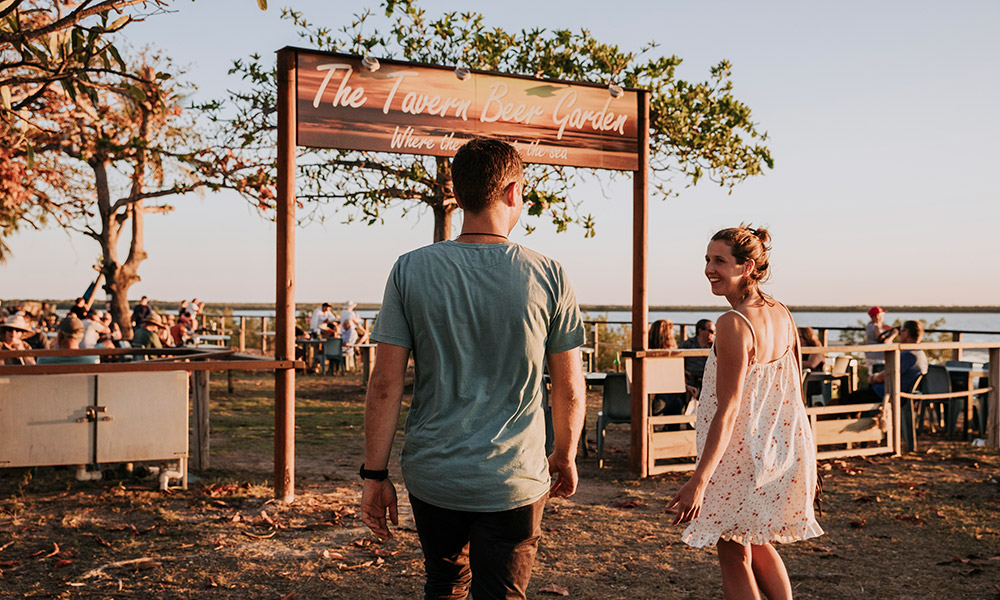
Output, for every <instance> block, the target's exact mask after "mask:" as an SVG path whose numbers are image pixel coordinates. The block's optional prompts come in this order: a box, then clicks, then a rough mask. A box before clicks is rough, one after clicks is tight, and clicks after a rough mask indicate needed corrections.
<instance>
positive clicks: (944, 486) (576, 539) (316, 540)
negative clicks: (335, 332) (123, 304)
mask: <svg viewBox="0 0 1000 600" xmlns="http://www.w3.org/2000/svg"><path fill="white" fill-rule="evenodd" d="M217 379H218V381H219V383H217V384H213V388H212V394H213V399H212V466H213V468H212V469H211V470H210V471H208V472H206V473H201V474H199V476H200V478H199V480H198V481H197V482H194V483H192V485H191V487H190V489H189V490H187V491H181V490H174V491H171V492H170V493H161V492H158V491H155V484H154V483H153V482H151V481H132V480H123V481H99V482H88V483H81V482H76V481H74V480H73V479H72V476H71V474H70V472H69V471H59V470H55V469H50V468H49V469H44V468H43V469H37V470H34V471H29V470H15V469H7V470H0V572H2V574H0V596H10V597H59V598H63V597H65V598H76V597H81V598H82V597H98V598H129V597H136V598H148V597H156V598H239V599H243V600H245V599H248V598H275V599H277V598H310V599H311V598H413V597H419V596H420V595H421V586H422V562H421V558H420V548H419V545H418V543H417V539H416V534H415V532H414V531H413V528H412V522H411V520H410V518H409V512H408V506H407V505H405V502H404V506H403V507H402V509H403V523H402V526H401V527H400V528H399V529H397V530H396V533H397V535H396V538H395V539H394V540H392V541H389V542H385V543H380V542H378V541H376V540H375V539H374V538H373V537H372V536H370V535H368V534H367V531H366V529H364V527H363V525H362V524H361V522H360V520H359V519H358V518H357V516H356V514H355V508H356V502H357V500H358V496H359V493H360V486H359V485H358V483H357V481H356V471H357V465H358V463H359V462H360V460H361V448H362V420H363V410H362V402H363V389H362V387H361V385H360V381H359V380H358V379H357V378H353V379H352V378H318V377H305V378H300V379H299V385H298V404H297V424H298V428H297V465H296V468H297V490H298V496H297V499H296V501H295V503H293V504H291V505H283V504H280V503H277V502H275V501H273V500H272V499H271V495H272V493H273V491H272V489H271V487H270V481H271V478H272V472H271V452H272V448H271V441H270V440H271V436H270V427H271V422H272V419H273V415H272V413H271V406H272V404H273V401H272V400H271V395H270V394H271V386H272V383H271V381H272V380H271V379H270V378H269V377H267V376H257V375H242V376H239V377H237V386H236V387H237V389H236V393H234V394H231V395H230V394H226V393H225V388H224V386H223V385H221V382H222V380H223V378H217ZM589 400H590V403H591V409H590V410H589V420H590V421H591V422H590V423H589V424H588V425H589V427H588V433H589V435H590V437H591V442H592V440H593V422H592V421H593V419H594V415H595V414H596V405H597V404H598V403H599V397H598V395H597V394H592V395H591V397H590V399H589ZM929 442H930V444H929V445H927V446H924V448H928V449H929V450H927V451H924V452H921V453H918V454H914V455H908V456H905V457H903V458H897V459H894V458H889V457H877V458H871V459H850V460H843V461H829V462H826V463H825V464H824V465H823V467H822V468H823V469H824V470H823V471H822V472H823V474H824V475H825V494H824V503H823V507H824V515H823V516H822V517H821V519H820V522H821V524H822V526H823V527H824V529H826V531H827V535H825V536H823V537H821V538H818V539H817V540H811V541H808V542H800V543H797V544H789V545H785V546H781V547H780V548H779V550H780V552H781V553H782V555H783V556H784V558H785V561H786V563H787V565H788V569H789V572H790V573H791V576H792V583H793V586H794V588H795V593H796V595H797V597H799V598H823V599H837V598H850V599H854V598H916V597H949V598H952V597H953V598H1000V586H998V582H1000V520H998V519H997V516H998V509H1000V484H998V480H1000V469H998V467H1000V454H998V453H997V452H996V451H993V450H985V449H982V448H972V447H970V446H969V445H968V444H967V443H963V442H946V441H944V440H941V439H934V438H931V439H930V440H929ZM627 443H628V438H627V434H626V431H625V428H624V427H621V426H619V427H618V428H616V429H614V430H613V431H612V432H611V434H610V435H609V437H608V448H607V450H608V465H609V466H607V467H606V468H604V469H601V470H598V469H597V467H596V460H595V459H594V458H593V456H591V457H590V458H581V460H580V467H581V475H582V483H581V487H580V491H579V493H578V494H577V495H576V496H575V497H574V498H571V499H569V500H555V501H552V502H550V504H549V506H548V508H547V509H546V516H545V520H544V522H543V527H544V529H545V536H544V538H543V541H542V544H541V549H540V552H539V558H538V561H537V563H536V567H535V573H534V578H533V580H532V584H531V588H530V590H529V596H530V597H535V598H537V597H546V596H547V595H545V594H541V593H540V589H541V588H542V587H544V586H546V585H548V584H552V583H555V584H558V585H560V586H562V587H564V588H566V589H567V590H568V591H569V593H570V597H572V598H595V599H596V598H601V599H604V598H716V597H719V595H720V584H719V576H718V567H717V565H716V560H715V556H714V553H713V552H711V551H708V550H694V549H691V548H688V547H687V546H685V545H684V544H682V543H680V542H679V533H680V531H679V530H678V529H677V528H674V527H672V526H671V525H670V524H669V520H668V516H667V515H665V514H664V512H663V509H664V507H665V505H666V503H667V501H668V500H669V498H670V497H671V496H672V494H673V492H674V491H675V490H676V489H677V488H678V487H679V486H680V484H681V483H682V481H683V476H682V475H674V476H665V477H657V478H651V479H647V480H637V479H634V478H632V477H631V476H629V475H628V472H627V454H626V446H627ZM591 446H592V444H591ZM393 471H394V472H396V473H398V468H396V466H395V465H394V466H393ZM400 491H402V490H400ZM404 497H405V495H404Z"/></svg>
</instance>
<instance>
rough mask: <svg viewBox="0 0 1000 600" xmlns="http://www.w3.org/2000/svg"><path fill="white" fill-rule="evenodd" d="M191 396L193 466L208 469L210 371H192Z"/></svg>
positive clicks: (194, 468) (201, 469) (196, 468)
mask: <svg viewBox="0 0 1000 600" xmlns="http://www.w3.org/2000/svg"><path fill="white" fill-rule="evenodd" d="M191 396H192V398H193V400H194V402H193V404H194V406H193V407H192V408H193V410H192V416H193V417H194V426H193V427H192V428H191V468H192V469H193V470H195V471H204V470H206V469H208V464H209V463H208V430H209V424H208V413H209V410H208V400H209V398H208V371H192V373H191Z"/></svg>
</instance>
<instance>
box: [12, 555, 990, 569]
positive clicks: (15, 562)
mask: <svg viewBox="0 0 1000 600" xmlns="http://www.w3.org/2000/svg"><path fill="white" fill-rule="evenodd" d="M997 558H998V559H1000V556H998V557H997ZM16 566H17V561H16V560H0V567H3V568H6V569H9V568H11V567H16Z"/></svg>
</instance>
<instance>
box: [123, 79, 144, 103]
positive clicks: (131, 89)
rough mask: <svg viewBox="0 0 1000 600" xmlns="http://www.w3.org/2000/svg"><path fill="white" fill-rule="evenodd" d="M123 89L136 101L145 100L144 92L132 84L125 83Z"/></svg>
mask: <svg viewBox="0 0 1000 600" xmlns="http://www.w3.org/2000/svg"><path fill="white" fill-rule="evenodd" d="M125 91H126V92H128V94H129V96H132V97H133V98H135V101H136V102H143V101H145V100H146V94H145V92H143V91H142V90H140V89H139V88H137V87H135V86H134V85H131V84H128V83H126V84H125Z"/></svg>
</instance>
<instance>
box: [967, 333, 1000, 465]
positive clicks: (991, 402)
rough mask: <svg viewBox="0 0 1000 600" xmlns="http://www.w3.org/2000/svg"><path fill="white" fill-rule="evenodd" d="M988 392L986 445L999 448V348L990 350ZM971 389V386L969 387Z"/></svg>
mask: <svg viewBox="0 0 1000 600" xmlns="http://www.w3.org/2000/svg"><path fill="white" fill-rule="evenodd" d="M989 385H990V392H989V393H988V394H987V395H986V443H987V444H988V445H989V447H990V448H998V447H1000V418H998V417H1000V348H990V371H989ZM969 387H972V386H969Z"/></svg>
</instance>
